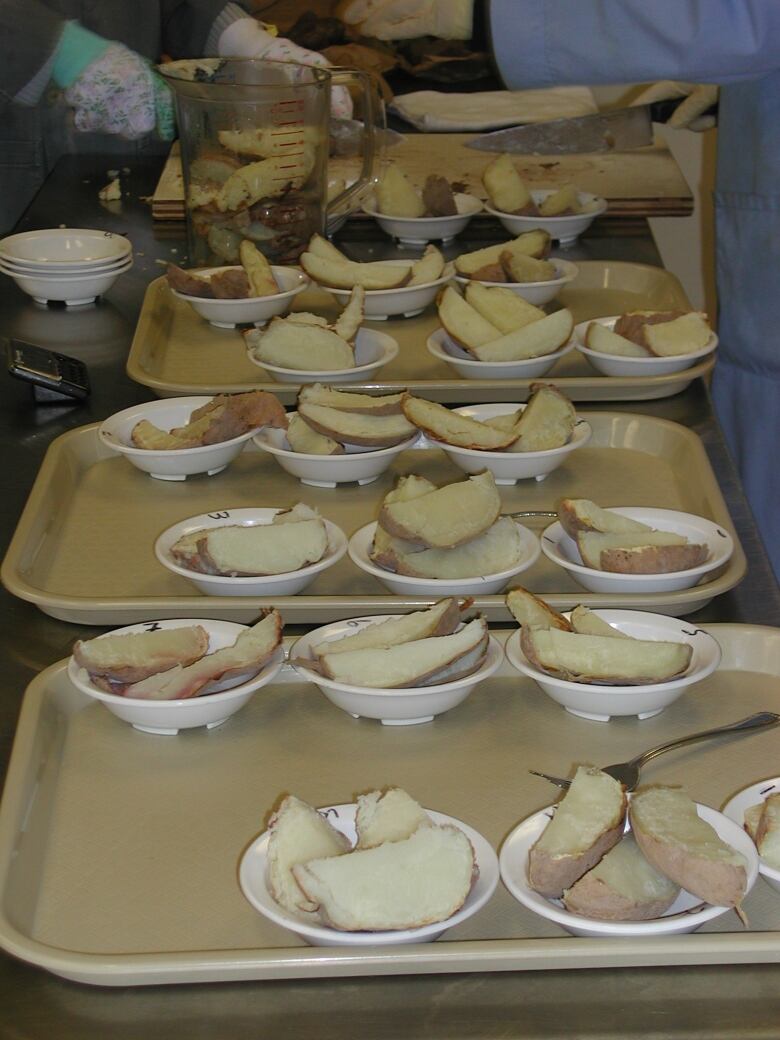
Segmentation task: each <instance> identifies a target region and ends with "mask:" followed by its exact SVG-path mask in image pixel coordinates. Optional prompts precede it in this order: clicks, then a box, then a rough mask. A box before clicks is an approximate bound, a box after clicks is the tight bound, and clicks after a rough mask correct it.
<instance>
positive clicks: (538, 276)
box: [501, 249, 558, 282]
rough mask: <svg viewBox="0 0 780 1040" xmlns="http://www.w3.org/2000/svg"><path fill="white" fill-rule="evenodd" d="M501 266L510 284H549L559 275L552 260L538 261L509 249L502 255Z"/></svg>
mask: <svg viewBox="0 0 780 1040" xmlns="http://www.w3.org/2000/svg"><path fill="white" fill-rule="evenodd" d="M501 264H502V266H503V268H504V271H505V272H506V278H507V281H508V282H549V281H552V279H554V278H556V277H557V274H558V272H557V271H556V269H555V264H554V263H552V262H551V261H550V260H537V259H536V257H533V256H526V255H525V253H513V252H511V251H510V250H508V249H507V250H505V251H504V252H503V253H502V254H501Z"/></svg>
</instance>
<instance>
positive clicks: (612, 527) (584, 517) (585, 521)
mask: <svg viewBox="0 0 780 1040" xmlns="http://www.w3.org/2000/svg"><path fill="white" fill-rule="evenodd" d="M558 519H559V521H560V523H561V527H562V528H563V529H564V531H565V532H566V534H567V535H568V536H569V538H574V539H576V537H577V534H578V532H579V531H599V532H601V533H602V534H627V535H631V534H639V533H640V532H642V531H652V527H650V526H649V525H648V524H643V523H640V522H639V520H631V519H630V518H629V517H627V516H622V515H621V514H620V513H615V512H613V511H612V510H611V509H602V508H601V506H597V505H596V503H595V502H591V501H590V499H588V498H563V499H561V501H560V502H559V503H558Z"/></svg>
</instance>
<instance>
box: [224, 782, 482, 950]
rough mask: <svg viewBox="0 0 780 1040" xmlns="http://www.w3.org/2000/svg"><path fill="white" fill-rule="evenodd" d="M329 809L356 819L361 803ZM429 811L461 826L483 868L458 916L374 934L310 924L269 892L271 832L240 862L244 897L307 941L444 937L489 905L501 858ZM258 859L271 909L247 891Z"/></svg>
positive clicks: (365, 942)
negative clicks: (419, 925) (348, 814)
mask: <svg viewBox="0 0 780 1040" xmlns="http://www.w3.org/2000/svg"><path fill="white" fill-rule="evenodd" d="M328 810H336V812H337V813H338V812H339V811H340V812H341V813H343V814H344V815H345V816H346V815H347V812H348V811H349V810H351V811H352V819H354V813H355V811H356V810H357V803H355V802H343V803H341V804H336V805H328V806H320V807H318V812H320V813H322V814H326V813H328ZM425 812H427V813H428V815H429V816H430V817H431V819H432V820H433V822H434V823H436V824H450V825H452V826H455V827H458V828H459V829H460V830H462V831H463V833H464V834H465V835H466V837H467V838H468V839H469V841H470V842H471V844H472V847H473V848H474V853H475V858H476V862H477V866H478V868H479V879H478V880H477V882H476V883H475V884H474V885H473V886H472V888H471V891H470V892H469V895H468V897H467V898H466V902H465V903H464V904H463V906H462V907H461V908H460V909H459V910H456V911H455V913H454V914H451V915H450V916H449V917H448V918H446V919H445V920H444V921H436V922H434V923H433V924H427V925H423V926H422V927H420V928H406V929H396V930H394V931H389V930H384V931H374V932H348V931H340V930H339V929H336V928H329V927H328V926H327V925H321V924H318V925H314V924H310V923H309V922H307V921H299V920H298V919H297V918H295V917H294V916H293V915H292V914H291V913H290V912H289V911H287V910H285V909H284V908H283V907H281V906H279V904H278V903H276V901H275V900H274V899H273V897H272V896H271V893H270V891H269V890H268V883H267V860H268V856H267V846H268V840H269V833H270V832H269V830H268V829H266V830H264V831H263V832H262V834H259V835H258V836H257V837H255V838H253V839H252V841H250V842H249V843H248V845H246V847H245V848H244V850H243V852H242V853H241V857H240V859H239V864H238V879H239V885H240V887H241V891H242V893H243V895H244V898H245V899H246V900H247V902H248V903H249V904H250V905H251V906H252V907H254V909H255V910H256V911H257V912H258V913H260V914H263V916H265V917H267V918H268V919H269V920H270V921H273V922H274V923H275V924H278V925H279V926H280V927H282V928H286V929H287V930H288V931H291V932H293V933H294V934H296V935H300V936H302V937H304V938H312V939H320V940H325V941H327V940H334V941H335V940H338V939H339V938H341V940H342V942H341V943H340V944H339V945H346V946H371V945H372V944H379V945H397V944H398V943H401V942H403V941H404V939H407V940H408V939H411V938H415V937H416V938H419V939H425V938H427V937H428V936H433V937H435V936H437V935H440V934H441V933H442V932H444V931H447V930H448V929H450V928H453V927H455V925H457V924H460V923H461V922H462V921H465V920H468V918H470V917H472V916H473V915H474V914H476V913H478V912H479V910H481V909H482V907H483V906H485V904H486V903H488V902H489V900H490V899H491V898H492V896H493V894H494V892H495V890H496V888H497V886H498V881H499V877H500V872H499V866H498V856H497V855H496V851H495V849H494V848H493V846H492V845H491V844H490V842H489V841H488V840H487V839H486V838H485V837H484V836H483V835H482V834H480V832H479V831H477V830H476V829H475V828H474V827H471V826H470V825H469V824H467V823H464V822H463V821H462V820H459V819H458V818H457V817H455V816H450V815H448V814H447V813H442V812H438V811H437V810H435V809H427V808H426V809H425ZM339 819H340V818H339V816H338V815H337V816H336V819H335V820H334V821H333V824H334V826H336V824H337V822H338V821H339ZM350 822H351V821H350ZM342 833H348V832H342ZM257 857H260V863H259V864H258V865H259V866H260V867H261V868H262V869H263V876H262V879H261V882H262V889H263V890H264V892H265V893H266V894H267V896H268V899H269V902H270V903H271V904H272V906H271V907H270V908H269V907H267V906H263V907H262V908H261V907H260V906H258V905H257V903H255V901H254V899H252V898H251V896H250V895H249V893H248V891H247V885H246V884H245V878H246V876H247V875H248V874H249V872H250V869H251V862H250V859H251V858H257ZM481 881H482V882H484V884H483V885H480V882H481ZM477 888H481V889H482V890H481V891H478V892H477V894H476V895H475V896H474V898H473V899H471V896H472V895H474V893H475V891H476V890H477Z"/></svg>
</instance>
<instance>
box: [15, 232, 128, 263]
mask: <svg viewBox="0 0 780 1040" xmlns="http://www.w3.org/2000/svg"><path fill="white" fill-rule="evenodd" d="M131 252H132V245H131V244H130V242H129V241H128V239H126V238H125V237H124V235H117V234H114V232H112V231H101V230H100V229H99V228H43V229H41V230H40V231H22V232H19V233H18V234H16V235H9V236H8V237H6V238H4V239H2V240H0V258H2V259H3V260H8V261H9V262H19V263H23V264H26V265H28V266H30V267H36V266H40V267H44V268H53V267H54V266H55V265H56V266H60V267H62V269H63V270H65V269H68V270H70V271H77V270H85V271H88V270H91V269H92V268H95V267H100V266H102V265H103V264H106V263H110V262H115V261H118V260H120V259H124V258H126V257H128V256H129V255H130V253H131Z"/></svg>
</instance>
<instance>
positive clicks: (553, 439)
mask: <svg viewBox="0 0 780 1040" xmlns="http://www.w3.org/2000/svg"><path fill="white" fill-rule="evenodd" d="M576 422H577V413H576V411H575V410H574V405H573V404H572V403H571V401H570V400H569V399H568V397H566V395H565V394H562V393H561V391H560V390H559V389H558V388H557V387H555V386H550V385H549V384H547V383H532V384H531V397H530V400H529V401H528V404H527V405H526V407H525V408H524V410H523V411H522V412H521V414H520V419H519V421H518V423H517V426H516V427H515V430H514V432H515V437H516V440H514V441H513V442H512V444H511V445H510V448H509V450H510V451H550V450H552V449H553V448H560V447H562V446H563V445H564V444H568V442H569V440H570V439H571V435H572V433H573V432H574V425H575V423H576Z"/></svg>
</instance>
